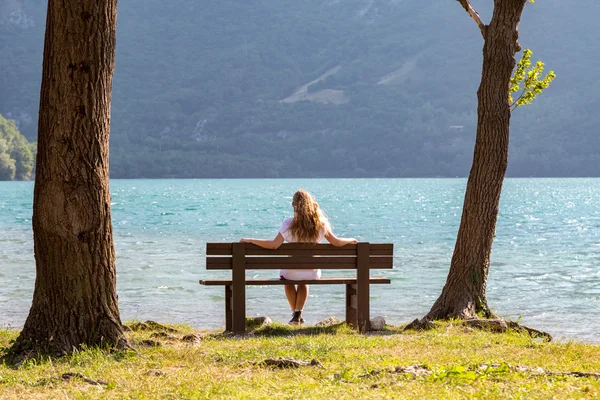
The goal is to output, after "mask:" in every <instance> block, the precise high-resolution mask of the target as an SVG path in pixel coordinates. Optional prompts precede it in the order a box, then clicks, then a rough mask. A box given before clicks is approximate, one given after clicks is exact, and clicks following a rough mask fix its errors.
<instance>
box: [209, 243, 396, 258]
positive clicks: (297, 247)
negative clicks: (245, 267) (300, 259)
mask: <svg viewBox="0 0 600 400" xmlns="http://www.w3.org/2000/svg"><path fill="white" fill-rule="evenodd" d="M393 251H394V246H393V244H389V243H374V244H370V245H369V254H370V255H371V256H391V255H393ZM231 254H232V244H231V243H207V244H206V255H208V256H231ZM256 255H294V256H295V255H336V256H340V255H348V256H356V245H355V244H348V245H346V246H343V247H335V246H333V245H331V244H324V243H319V244H309V243H284V244H282V245H281V246H280V247H279V248H278V249H275V250H272V249H263V248H262V247H258V246H256V245H253V244H250V243H247V244H246V256H256Z"/></svg>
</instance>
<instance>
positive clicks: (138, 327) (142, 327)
mask: <svg viewBox="0 0 600 400" xmlns="http://www.w3.org/2000/svg"><path fill="white" fill-rule="evenodd" d="M127 328H128V329H129V330H130V331H147V330H148V329H150V327H149V326H148V325H146V324H145V323H144V322H134V323H133V324H131V325H129V326H128V327H127Z"/></svg>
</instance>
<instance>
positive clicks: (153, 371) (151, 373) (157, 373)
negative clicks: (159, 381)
mask: <svg viewBox="0 0 600 400" xmlns="http://www.w3.org/2000/svg"><path fill="white" fill-rule="evenodd" d="M144 375H148V376H165V375H167V374H165V373H164V372H162V371H158V370H156V369H151V370H148V371H147V372H146V373H145V374H144Z"/></svg>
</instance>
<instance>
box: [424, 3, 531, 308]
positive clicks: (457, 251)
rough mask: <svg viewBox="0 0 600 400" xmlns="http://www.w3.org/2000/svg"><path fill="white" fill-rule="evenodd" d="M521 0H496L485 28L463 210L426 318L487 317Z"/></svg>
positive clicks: (517, 47) (504, 168) (506, 157)
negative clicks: (443, 281)
mask: <svg viewBox="0 0 600 400" xmlns="http://www.w3.org/2000/svg"><path fill="white" fill-rule="evenodd" d="M525 2H526V0H495V1H494V12H493V15H492V19H491V22H490V24H489V25H488V26H486V27H485V29H484V31H483V34H484V46H483V68H482V76H481V84H480V86H479V90H478V91H477V100H478V104H477V117H478V119H477V138H476V141H475V151H474V155H473V166H472V167H471V172H470V174H469V180H468V182H467V189H466V193H465V200H464V205H463V213H462V218H461V222H460V228H459V230H458V237H457V240H456V246H455V248H454V254H453V256H452V261H451V265H450V272H449V273H448V278H447V280H446V285H445V286H444V289H443V290H442V293H441V295H440V297H439V298H438V299H437V301H436V302H435V304H434V305H433V307H432V308H431V310H430V311H429V313H428V314H427V316H426V317H425V318H426V319H443V318H449V317H459V318H469V317H474V316H477V315H484V316H486V317H490V316H491V315H492V312H491V311H490V309H489V307H488V304H487V299H486V282H487V277H488V270H489V266H490V254H491V252H492V241H493V240H494V235H495V232H496V220H497V217H498V204H499V202H500V192H501V190H502V183H503V181H504V174H505V172H506V167H507V164H508V138H509V128H510V106H509V99H508V89H509V83H510V77H511V75H512V71H513V69H514V67H515V64H516V61H515V58H514V56H515V53H516V52H517V51H519V50H520V48H519V44H518V42H517V39H518V30H517V27H518V24H519V20H520V18H521V14H522V12H523V8H524V6H525Z"/></svg>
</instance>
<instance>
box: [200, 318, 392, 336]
mask: <svg viewBox="0 0 600 400" xmlns="http://www.w3.org/2000/svg"><path fill="white" fill-rule="evenodd" d="M246 329H247V331H246V333H243V334H236V333H232V332H227V331H225V332H221V333H215V334H210V335H209V337H210V338H211V339H217V340H218V339H232V338H236V339H246V338H253V337H288V336H317V335H357V336H361V335H362V336H390V335H397V334H401V333H402V329H401V328H399V327H395V326H390V325H388V326H386V327H385V328H384V329H383V330H381V331H370V332H367V333H365V334H361V333H359V332H358V331H356V330H354V329H352V327H350V326H348V325H346V323H345V322H341V323H337V324H332V325H327V326H300V327H298V326H290V325H286V324H282V323H278V322H274V323H272V324H270V325H264V326H252V325H251V324H249V325H247V327H246Z"/></svg>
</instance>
